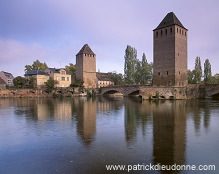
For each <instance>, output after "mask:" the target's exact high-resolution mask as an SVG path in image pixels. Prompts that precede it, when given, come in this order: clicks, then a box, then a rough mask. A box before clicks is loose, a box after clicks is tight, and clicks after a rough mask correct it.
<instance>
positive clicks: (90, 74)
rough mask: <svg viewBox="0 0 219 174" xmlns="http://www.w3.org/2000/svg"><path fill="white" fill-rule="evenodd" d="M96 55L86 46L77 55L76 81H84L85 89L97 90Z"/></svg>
mask: <svg viewBox="0 0 219 174" xmlns="http://www.w3.org/2000/svg"><path fill="white" fill-rule="evenodd" d="M96 78H97V77H96V55H95V54H94V52H93V51H92V50H91V48H90V47H89V46H88V45H87V44H85V45H84V46H83V47H82V48H81V50H80V51H79V52H78V54H77V55H76V79H81V80H83V81H84V87H85V88H96Z"/></svg>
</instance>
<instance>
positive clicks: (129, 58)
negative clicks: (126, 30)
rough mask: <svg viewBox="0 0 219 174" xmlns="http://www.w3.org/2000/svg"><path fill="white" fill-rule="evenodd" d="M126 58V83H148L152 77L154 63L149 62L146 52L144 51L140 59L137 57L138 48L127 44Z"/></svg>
mask: <svg viewBox="0 0 219 174" xmlns="http://www.w3.org/2000/svg"><path fill="white" fill-rule="evenodd" d="M124 58H125V63H124V83H125V84H138V85H140V84H147V83H148V82H149V80H151V79H152V70H153V64H152V63H148V61H147V59H146V56H145V53H143V55H142V60H141V61H140V60H139V59H138V58H137V50H136V49H135V48H134V47H131V46H130V45H127V48H126V50H125V56H124Z"/></svg>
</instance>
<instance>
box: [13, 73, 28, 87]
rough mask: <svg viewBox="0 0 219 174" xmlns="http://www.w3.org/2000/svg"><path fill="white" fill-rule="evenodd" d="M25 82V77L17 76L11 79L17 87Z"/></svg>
mask: <svg viewBox="0 0 219 174" xmlns="http://www.w3.org/2000/svg"><path fill="white" fill-rule="evenodd" d="M26 82H27V79H26V78H24V77H21V76H17V77H15V78H14V79H13V83H14V86H15V87H17V88H22V87H23V86H24V85H25V83H26Z"/></svg>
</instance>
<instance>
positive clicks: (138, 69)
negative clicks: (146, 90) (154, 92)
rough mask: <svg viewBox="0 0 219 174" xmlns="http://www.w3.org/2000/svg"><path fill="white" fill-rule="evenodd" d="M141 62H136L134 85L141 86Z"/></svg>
mask: <svg viewBox="0 0 219 174" xmlns="http://www.w3.org/2000/svg"><path fill="white" fill-rule="evenodd" d="M142 75H143V73H142V62H141V61H139V60H137V61H136V66H135V79H134V81H135V84H142Z"/></svg>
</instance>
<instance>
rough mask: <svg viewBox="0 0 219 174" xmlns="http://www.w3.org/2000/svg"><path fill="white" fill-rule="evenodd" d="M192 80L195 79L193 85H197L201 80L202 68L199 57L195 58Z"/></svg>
mask: <svg viewBox="0 0 219 174" xmlns="http://www.w3.org/2000/svg"><path fill="white" fill-rule="evenodd" d="M194 70H195V71H194V78H195V83H196V84H199V83H201V78H202V66H201V59H200V57H196V59H195V69H194Z"/></svg>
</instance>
